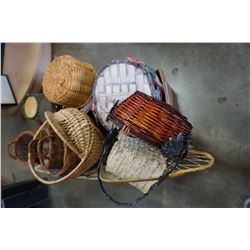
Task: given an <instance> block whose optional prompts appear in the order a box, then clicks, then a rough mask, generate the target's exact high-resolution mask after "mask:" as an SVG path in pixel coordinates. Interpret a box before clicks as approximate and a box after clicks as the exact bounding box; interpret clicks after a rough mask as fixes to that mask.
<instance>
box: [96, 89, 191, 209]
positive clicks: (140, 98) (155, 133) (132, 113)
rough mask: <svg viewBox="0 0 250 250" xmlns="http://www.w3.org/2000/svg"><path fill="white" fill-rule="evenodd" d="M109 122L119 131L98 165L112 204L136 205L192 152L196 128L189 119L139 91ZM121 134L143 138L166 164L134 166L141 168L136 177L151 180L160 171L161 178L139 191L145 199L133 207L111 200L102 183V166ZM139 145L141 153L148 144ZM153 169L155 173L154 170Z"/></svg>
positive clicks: (116, 108) (107, 143) (109, 138)
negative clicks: (189, 149) (194, 129)
mask: <svg viewBox="0 0 250 250" xmlns="http://www.w3.org/2000/svg"><path fill="white" fill-rule="evenodd" d="M108 120H109V121H112V122H113V124H115V125H116V127H113V128H112V130H111V131H110V132H109V134H108V136H107V138H106V140H105V144H104V151H103V153H102V156H101V159H100V161H99V164H98V180H99V184H100V187H101V189H102V191H103V192H104V193H105V195H106V196H107V197H108V198H109V199H110V200H112V201H114V202H116V203H118V204H123V205H135V204H136V203H137V202H139V201H140V200H141V199H143V198H144V197H145V196H146V195H147V194H148V193H149V192H150V191H151V190H152V189H154V188H156V187H157V186H159V185H160V184H161V183H162V182H163V181H164V180H165V179H166V178H167V177H168V176H169V175H170V174H171V173H172V172H173V171H174V170H175V169H176V168H177V167H178V165H179V163H180V162H181V160H182V159H183V158H185V156H186V154H187V152H188V146H189V145H190V144H191V130H192V125H191V124H190V123H189V122H188V120H187V118H186V117H185V116H183V115H182V114H181V113H180V112H179V111H177V110H176V109H174V108H173V107H172V106H171V105H169V104H166V103H164V102H161V101H159V100H157V99H155V98H153V97H150V96H148V95H146V94H144V93H141V92H139V91H136V92H135V93H134V94H133V95H131V96H130V97H128V98H127V99H126V100H124V101H123V102H122V103H120V104H118V105H115V106H114V107H113V108H112V110H111V111H110V113H109V115H108ZM119 130H122V131H123V132H125V133H126V134H127V135H130V136H134V137H137V138H141V139H143V140H144V141H145V142H148V143H150V144H151V145H153V146H154V148H153V147H150V148H149V150H151V151H152V152H153V153H154V154H156V151H155V150H156V149H157V148H158V150H160V152H161V154H162V155H163V158H162V159H164V161H163V162H165V164H164V165H163V167H161V168H159V167H157V164H156V165H155V166H154V167H153V168H152V166H149V167H148V168H146V167H145V168H142V165H141V163H140V162H139V161H138V162H135V163H134V164H135V165H136V164H139V165H138V167H137V168H133V170H136V171H137V173H136V174H138V171H139V172H140V174H139V175H142V176H140V178H142V177H143V176H144V177H145V178H147V177H148V176H150V175H152V173H153V172H155V171H156V170H157V171H158V172H157V176H159V177H158V180H157V182H154V183H149V184H144V186H143V187H141V186H140V187H139V188H140V190H142V192H143V193H144V195H143V196H141V197H138V198H137V199H136V200H134V201H133V202H132V203H123V202H119V201H117V200H116V199H114V198H113V197H111V196H110V195H109V194H108V193H107V192H106V190H105V188H104V186H103V183H102V179H101V178H100V172H101V166H102V163H103V162H104V161H105V160H106V159H107V158H108V155H109V153H110V150H111V148H112V146H113V145H114V143H115V142H116V141H117V140H118V139H117V135H118V134H119ZM137 143H138V144H137V145H135V144H132V145H133V146H135V148H137V152H138V147H141V148H143V149H145V144H141V143H139V141H138V142H137ZM133 146H132V147H133ZM116 148H117V147H115V149H116ZM113 152H114V151H113ZM130 153H131V151H130ZM145 153H146V152H145V151H144V153H143V155H144V157H141V159H140V160H141V161H145V160H146V161H147V160H148V159H147V156H146V155H145ZM114 155H117V154H116V152H115V153H113V154H112V156H114ZM111 159H112V158H111ZM115 160H116V161H118V158H116V156H114V157H113V160H112V161H115ZM123 160H124V161H125V162H126V159H125V158H123ZM119 162H120V161H119ZM108 164H109V162H108ZM129 164H130V167H131V165H132V164H133V163H132V161H131V162H129ZM111 166H112V167H111V168H112V169H113V171H115V170H114V168H113V165H112V164H111ZM123 166H124V165H123ZM150 168H152V169H151V170H150ZM131 171H132V169H131ZM119 172H120V174H121V172H123V171H122V168H119V170H118V172H116V174H119ZM125 172H126V170H125ZM137 187H138V186H137Z"/></svg>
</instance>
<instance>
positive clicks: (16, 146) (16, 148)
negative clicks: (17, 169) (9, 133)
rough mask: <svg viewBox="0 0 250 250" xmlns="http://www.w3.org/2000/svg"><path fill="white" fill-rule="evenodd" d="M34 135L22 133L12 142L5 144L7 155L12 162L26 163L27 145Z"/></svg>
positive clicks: (26, 132) (29, 132)
mask: <svg viewBox="0 0 250 250" xmlns="http://www.w3.org/2000/svg"><path fill="white" fill-rule="evenodd" d="M33 136H34V133H33V132H32V131H24V132H22V133H20V134H19V135H18V136H17V137H16V138H15V139H14V140H12V141H10V142H9V143H8V144H7V154H8V155H9V157H11V158H12V159H14V160H17V161H19V162H21V163H24V164H27V163H28V145H29V143H30V142H31V141H32V139H33Z"/></svg>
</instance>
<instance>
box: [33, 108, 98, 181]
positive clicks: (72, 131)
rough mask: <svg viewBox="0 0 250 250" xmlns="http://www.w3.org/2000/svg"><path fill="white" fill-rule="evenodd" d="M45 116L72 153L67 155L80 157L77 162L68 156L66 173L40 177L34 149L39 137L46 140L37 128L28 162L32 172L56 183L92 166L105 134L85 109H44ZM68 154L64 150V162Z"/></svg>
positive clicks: (47, 123) (38, 177)
mask: <svg viewBox="0 0 250 250" xmlns="http://www.w3.org/2000/svg"><path fill="white" fill-rule="evenodd" d="M45 117H46V119H47V121H46V122H45V124H44V126H45V125H46V126H47V125H49V126H50V127H51V128H52V129H53V131H54V132H55V133H56V135H57V136H58V137H59V138H60V139H61V141H62V142H63V143H64V147H67V148H68V150H70V151H69V152H70V154H71V156H70V157H68V159H72V157H73V158H74V161H75V156H77V157H78V159H80V160H79V161H78V162H77V164H73V163H74V162H71V161H70V160H68V163H69V164H66V165H67V166H68V165H70V167H71V169H68V168H67V169H66V170H67V172H66V173H64V174H63V175H62V174H61V175H60V177H59V178H57V179H52V180H46V179H45V178H43V177H41V176H40V175H39V173H38V171H36V166H35V162H34V160H33V159H34V151H36V148H37V145H38V144H39V141H40V143H43V141H42V142H41V138H37V137H38V136H39V134H40V131H39V130H38V132H37V133H36V134H35V136H34V139H33V141H32V142H31V143H30V147H29V166H30V169H31V171H32V173H33V175H34V176H35V177H36V178H37V179H38V180H39V181H41V182H43V183H45V184H56V183H59V182H62V181H65V180H67V179H70V178H74V177H77V176H79V175H80V174H82V173H84V172H85V171H87V170H88V169H90V168H91V167H92V166H93V165H94V164H95V163H96V162H97V161H98V159H99V157H100V154H101V152H102V148H103V144H102V139H103V137H102V134H101V133H100V131H99V130H98V129H97V128H96V127H95V126H94V124H93V123H92V121H91V120H90V118H89V117H88V116H87V115H86V114H85V113H83V112H81V111H79V110H78V109H75V108H67V109H62V110H60V111H58V112H56V113H51V112H49V111H47V112H45ZM40 129H41V128H40ZM42 140H43V139H42ZM66 156H68V154H66ZM66 156H65V154H64V162H65V159H66V158H65V157H66ZM61 169H62V168H61ZM47 177H49V176H47Z"/></svg>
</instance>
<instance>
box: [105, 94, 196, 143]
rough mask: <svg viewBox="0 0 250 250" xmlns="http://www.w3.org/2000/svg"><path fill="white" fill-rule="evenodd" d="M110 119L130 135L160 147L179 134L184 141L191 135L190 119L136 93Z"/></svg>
mask: <svg viewBox="0 0 250 250" xmlns="http://www.w3.org/2000/svg"><path fill="white" fill-rule="evenodd" d="M109 119H110V120H111V121H113V122H114V123H115V124H116V125H117V126H118V127H121V128H123V129H124V131H126V132H127V133H130V132H131V133H132V134H134V135H136V136H138V137H140V138H143V139H145V140H146V141H148V142H150V143H152V144H154V145H156V146H161V145H163V144H164V143H166V142H167V141H168V139H169V138H170V137H176V136H177V135H178V134H179V133H180V132H182V133H183V135H184V138H186V136H187V135H188V134H189V133H190V132H191V129H192V125H191V124H190V123H189V122H188V121H187V118H186V117H185V116H183V115H182V114H181V113H180V112H178V111H177V110H176V109H174V108H173V107H172V106H170V105H168V104H167V103H164V102H161V101H158V100H156V99H154V98H152V97H150V96H148V95H145V94H144V93H141V92H139V91H137V92H136V93H134V94H133V95H132V96H130V97H129V98H127V99H126V100H125V101H123V102H122V103H120V104H118V105H117V106H116V107H115V108H114V109H113V110H112V111H111V113H110V114H109Z"/></svg>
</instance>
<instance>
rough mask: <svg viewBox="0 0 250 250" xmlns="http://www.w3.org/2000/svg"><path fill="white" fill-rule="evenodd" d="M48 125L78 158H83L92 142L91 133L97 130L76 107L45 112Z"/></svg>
mask: <svg viewBox="0 0 250 250" xmlns="http://www.w3.org/2000/svg"><path fill="white" fill-rule="evenodd" d="M45 117H46V119H47V121H48V122H49V124H50V126H51V127H52V128H53V130H54V131H55V132H56V134H57V135H58V136H59V137H60V138H61V140H62V141H63V142H64V143H65V144H66V145H67V146H68V147H69V148H70V149H71V150H72V151H73V152H74V153H75V154H76V155H77V156H79V157H80V158H84V157H85V156H86V155H87V154H88V153H89V151H90V150H91V146H92V143H93V133H98V132H99V131H98V130H97V129H96V128H95V127H94V125H93V124H92V122H91V120H90V118H89V117H88V116H87V115H86V114H85V113H83V112H81V111H79V110H78V109H76V108H66V109H61V110H60V111H58V112H56V113H52V112H50V111H46V112H45Z"/></svg>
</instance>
